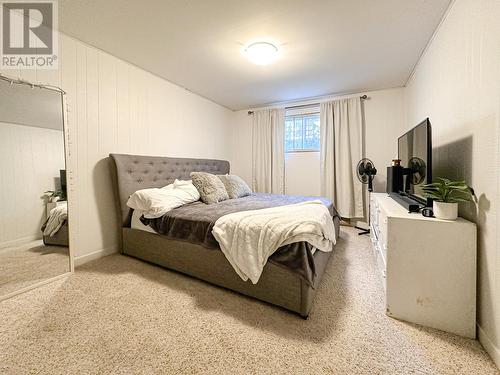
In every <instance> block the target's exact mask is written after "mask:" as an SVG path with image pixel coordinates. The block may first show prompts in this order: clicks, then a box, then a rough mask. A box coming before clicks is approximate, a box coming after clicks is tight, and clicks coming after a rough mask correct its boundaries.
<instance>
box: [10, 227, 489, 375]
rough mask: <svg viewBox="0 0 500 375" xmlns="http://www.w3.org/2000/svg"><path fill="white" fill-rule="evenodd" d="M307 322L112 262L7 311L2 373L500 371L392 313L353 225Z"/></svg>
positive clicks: (116, 258) (476, 348)
mask: <svg viewBox="0 0 500 375" xmlns="http://www.w3.org/2000/svg"><path fill="white" fill-rule="evenodd" d="M342 236H343V240H341V241H339V244H338V246H337V247H336V250H335V255H334V257H333V259H332V261H331V262H330V265H329V268H328V270H327V273H326V275H325V279H324V282H323V284H322V285H321V288H320V290H319V292H318V295H317V299H316V302H315V305H314V307H313V311H312V313H311V315H310V317H309V320H307V321H304V320H302V319H301V318H299V317H298V316H296V315H294V314H291V313H288V312H286V311H284V310H282V309H279V308H275V307H272V306H270V305H268V304H265V303H261V302H258V301H255V300H253V299H250V298H246V297H242V296H240V295H236V294H234V293H232V292H229V291H226V290H223V289H221V288H217V287H213V286H211V285H208V284H206V283H204V282H201V281H197V280H194V279H192V278H189V277H187V276H183V275H180V274H177V273H174V272H170V271H166V270H164V269H161V268H159V267H155V266H152V265H149V264H146V263H143V262H141V261H138V260H135V259H132V258H129V257H125V256H120V255H113V256H109V257H106V258H103V259H100V260H98V261H95V262H93V263H90V264H87V265H85V266H84V267H82V268H80V269H78V270H77V272H76V274H75V275H73V276H71V277H69V278H68V279H66V280H63V281H58V282H55V283H52V284H50V285H48V286H45V287H42V288H40V289H37V290H36V291H33V292H29V293H26V294H23V295H21V296H18V297H15V298H13V299H10V300H7V301H4V302H2V303H0V316H1V319H0V348H1V350H0V373H2V374H23V373H36V374H39V373H40V374H107V373H111V374H154V373H158V374H160V373H161V374H180V373H189V374H198V373H203V374H218V373H221V374H271V373H282V374H322V373H329V374H332V373H335V374H357V373H359V374H363V373H364V374H392V373H399V374H411V373H418V374H460V373H461V374H497V373H498V371H497V370H496V368H495V367H494V365H493V363H492V362H491V360H490V359H489V358H488V357H487V355H486V353H485V352H484V350H483V349H482V348H481V346H480V345H479V343H478V342H477V341H474V340H467V339H463V338H460V337H457V336H454V335H450V334H446V333H444V332H440V331H436V330H432V329H425V328H421V327H417V326H414V325H411V324H407V323H403V322H400V321H397V320H394V319H391V318H388V317H387V316H386V315H385V314H384V308H383V305H382V290H381V288H382V286H381V283H380V281H379V279H378V277H377V275H376V274H375V265H374V262H373V259H372V255H371V252H370V251H371V250H370V249H369V242H368V239H367V237H366V236H365V237H362V238H358V236H357V235H356V232H355V231H353V230H350V229H344V230H343V232H342Z"/></svg>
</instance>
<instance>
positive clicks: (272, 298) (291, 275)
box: [110, 154, 340, 318]
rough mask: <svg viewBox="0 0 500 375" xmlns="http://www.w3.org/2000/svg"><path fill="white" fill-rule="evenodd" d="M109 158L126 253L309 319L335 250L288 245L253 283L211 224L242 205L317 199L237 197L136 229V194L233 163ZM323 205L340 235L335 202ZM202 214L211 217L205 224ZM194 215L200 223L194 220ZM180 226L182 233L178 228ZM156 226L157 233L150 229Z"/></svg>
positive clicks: (195, 206)
mask: <svg viewBox="0 0 500 375" xmlns="http://www.w3.org/2000/svg"><path fill="white" fill-rule="evenodd" d="M110 159H111V163H112V168H111V169H112V176H113V183H114V188H115V197H116V207H117V212H118V217H119V220H120V226H121V239H122V243H121V250H122V253H123V254H125V255H129V256H132V257H135V258H138V259H141V260H145V261H148V262H151V263H154V264H157V265H160V266H163V267H166V268H168V269H171V270H175V271H178V272H181V273H184V274H187V275H190V276H193V277H196V278H198V279H201V280H204V281H207V282H210V283H212V284H215V285H218V286H222V287H225V288H227V289H230V290H233V291H236V292H238V293H241V294H244V295H247V296H251V297H254V298H257V299H259V300H262V301H265V302H269V303H271V304H274V305H277V306H280V307H283V308H285V309H287V310H290V311H293V312H296V313H298V314H299V315H301V316H302V317H304V318H306V317H307V316H308V315H309V312H310V310H311V307H312V303H313V300H314V295H315V293H316V290H317V287H318V285H319V284H320V282H321V278H322V275H323V273H324V271H325V268H326V266H327V264H328V261H329V259H330V256H331V254H332V253H331V252H322V251H316V252H314V254H311V252H308V251H307V248H306V246H305V244H303V243H298V244H291V245H288V246H290V248H288V249H284V248H280V249H279V250H278V251H277V252H276V253H275V254H274V255H273V256H272V257H271V258H270V259H269V261H268V262H267V264H266V266H265V268H264V271H263V273H262V275H261V277H260V280H259V282H258V283H257V284H252V283H251V282H250V281H246V282H245V281H243V280H242V279H241V278H240V277H239V276H238V275H237V274H236V272H235V271H234V269H233V268H232V266H231V265H230V263H229V262H228V261H227V259H226V258H225V256H224V254H223V253H222V251H221V250H220V248H217V243H216V242H215V243H214V240H213V239H212V238H211V237H210V228H211V227H210V225H213V221H214V216H213V215H214V212H216V213H215V215H216V216H215V217H217V215H221V214H224V213H227V212H228V210H229V212H234V210H238V208H235V207H234V206H235V205H240V204H241V205H243V206H245V207H246V208H245V209H252V208H256V207H257V208H264V207H265V206H266V205H267V204H273V203H269V202H268V201H269V200H272V199H275V202H274V203H276V202H278V203H276V204H291V203H295V202H297V201H303V200H307V199H309V200H310V199H313V198H310V197H287V196H269V195H268V196H266V195H262V194H261V195H259V194H255V195H253V196H251V197H248V198H247V197H245V198H247V199H246V200H245V199H244V198H238V199H232V200H230V201H224V202H225V203H224V202H220V203H217V204H216V205H204V203H201V202H195V203H192V204H190V205H186V206H183V207H180V208H179V209H175V210H173V211H171V212H170V213H169V214H168V215H169V216H168V217H163V218H160V219H157V220H156V222H154V223H151V222H145V223H143V224H149V227H146V228H144V227H143V228H141V227H140V225H137V217H135V218H134V222H135V224H136V225H134V227H133V228H132V225H131V224H132V217H133V214H134V213H133V210H131V209H130V208H129V207H128V206H127V205H126V202H127V200H128V197H129V196H130V195H131V194H132V193H134V192H135V191H137V190H140V189H145V188H151V187H163V186H165V185H167V184H169V183H172V182H173V181H174V179H176V178H177V179H184V180H188V179H190V173H191V172H194V171H201V172H209V173H214V174H226V173H229V169H230V168H229V162H227V161H224V160H208V159H187V158H169V157H155V156H140V155H125V154H110ZM288 199H290V201H288ZM237 201H238V202H237ZM279 202H281V203H279ZM287 202H288V203H287ZM324 202H325V205H327V206H328V207H329V209H330V212H331V215H332V219H333V222H334V225H335V230H336V234H337V236H338V233H339V221H340V220H339V219H340V218H339V216H338V215H337V213H336V211H335V209H334V208H333V206H332V205H331V203H330V202H328V201H326V200H324ZM221 203H222V204H221ZM187 206H189V207H187ZM200 213H204V214H206V217H205V219H204V220H203V219H202V216H203V215H200ZM193 215H194V216H198V219H200V220H198V221H197V222H193V220H192V219H191V218H192V217H193ZM135 216H137V215H135ZM165 216H167V215H165ZM176 225H177V227H178V228H181V229H180V230H179V229H177V230H173V229H172V228H174V229H175V227H176ZM162 226H163V228H162ZM151 227H153V229H156V230H150V229H148V228H151ZM196 228H198V229H196ZM200 228H201V229H200ZM157 230H162V231H163V232H164V234H161V233H160V234H159V233H158V232H157ZM307 267H309V269H308V268H307Z"/></svg>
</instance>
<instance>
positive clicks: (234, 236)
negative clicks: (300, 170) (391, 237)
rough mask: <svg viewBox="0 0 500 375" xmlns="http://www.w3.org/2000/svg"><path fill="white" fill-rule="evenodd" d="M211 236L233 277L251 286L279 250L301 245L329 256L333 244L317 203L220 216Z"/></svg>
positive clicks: (330, 225) (325, 217)
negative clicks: (305, 244) (306, 243)
mask: <svg viewBox="0 0 500 375" xmlns="http://www.w3.org/2000/svg"><path fill="white" fill-rule="evenodd" d="M212 233H213V235H214V237H215V239H216V240H217V241H218V242H219V245H220V248H221V250H222V252H223V253H224V255H225V256H226V258H227V259H228V261H229V263H231V265H232V266H233V268H234V270H235V271H236V273H237V274H238V275H239V276H240V277H241V278H242V279H243V280H245V281H246V280H248V279H250V280H251V281H252V283H254V284H256V283H257V282H258V281H259V278H260V275H261V274H262V271H263V269H264V266H265V264H266V262H267V259H268V258H269V257H270V256H271V255H272V254H273V253H274V252H275V251H276V250H278V248H279V247H281V246H284V245H288V244H291V243H294V242H302V241H305V242H308V243H309V244H311V245H312V246H314V247H315V248H316V249H318V250H321V251H324V252H329V251H332V246H333V245H334V244H335V228H334V225H333V220H332V217H331V216H330V212H329V211H328V209H327V208H326V207H325V205H324V204H323V203H321V202H320V201H309V202H303V203H298V204H293V205H288V206H280V207H273V208H265V209H261V210H253V211H242V212H236V213H232V214H228V215H224V216H222V217H221V218H219V219H218V220H217V221H216V222H215V225H214V228H213V230H212Z"/></svg>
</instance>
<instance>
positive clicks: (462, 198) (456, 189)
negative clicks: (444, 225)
mask: <svg viewBox="0 0 500 375" xmlns="http://www.w3.org/2000/svg"><path fill="white" fill-rule="evenodd" d="M423 191H424V195H425V196H426V197H427V198H431V199H433V202H432V210H433V211H434V216H435V217H437V218H438V219H444V220H456V219H457V217H458V202H477V198H476V195H475V194H474V190H473V189H472V188H471V187H470V186H469V185H467V184H466V183H465V181H451V180H448V179H446V178H438V179H437V180H436V181H435V182H433V183H432V184H427V185H424V186H423Z"/></svg>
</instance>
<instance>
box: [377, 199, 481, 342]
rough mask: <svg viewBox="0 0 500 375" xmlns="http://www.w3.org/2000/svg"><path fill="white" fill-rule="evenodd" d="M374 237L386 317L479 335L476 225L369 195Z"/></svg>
mask: <svg viewBox="0 0 500 375" xmlns="http://www.w3.org/2000/svg"><path fill="white" fill-rule="evenodd" d="M370 212H371V214H370V216H371V225H370V226H371V234H370V235H371V240H372V243H373V249H374V254H375V258H376V260H377V264H378V268H379V271H380V276H381V278H382V280H383V284H384V288H385V292H386V293H385V297H386V298H385V305H386V306H385V307H386V313H387V315H389V316H391V317H394V318H397V319H401V320H405V321H408V322H412V323H417V324H422V325H425V326H429V327H433V328H438V329H441V330H443V331H448V332H452V333H456V334H458V335H461V336H466V337H471V338H475V337H476V225H475V224H474V223H471V222H469V221H467V220H465V219H463V218H458V220H456V221H446V220H439V219H435V218H426V217H424V216H422V215H421V214H417V213H412V214H410V213H408V212H407V211H406V210H405V209H404V208H403V207H402V206H401V205H399V204H398V203H397V202H396V201H394V200H393V199H392V198H390V197H389V196H388V195H387V194H383V193H373V194H371V198H370Z"/></svg>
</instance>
